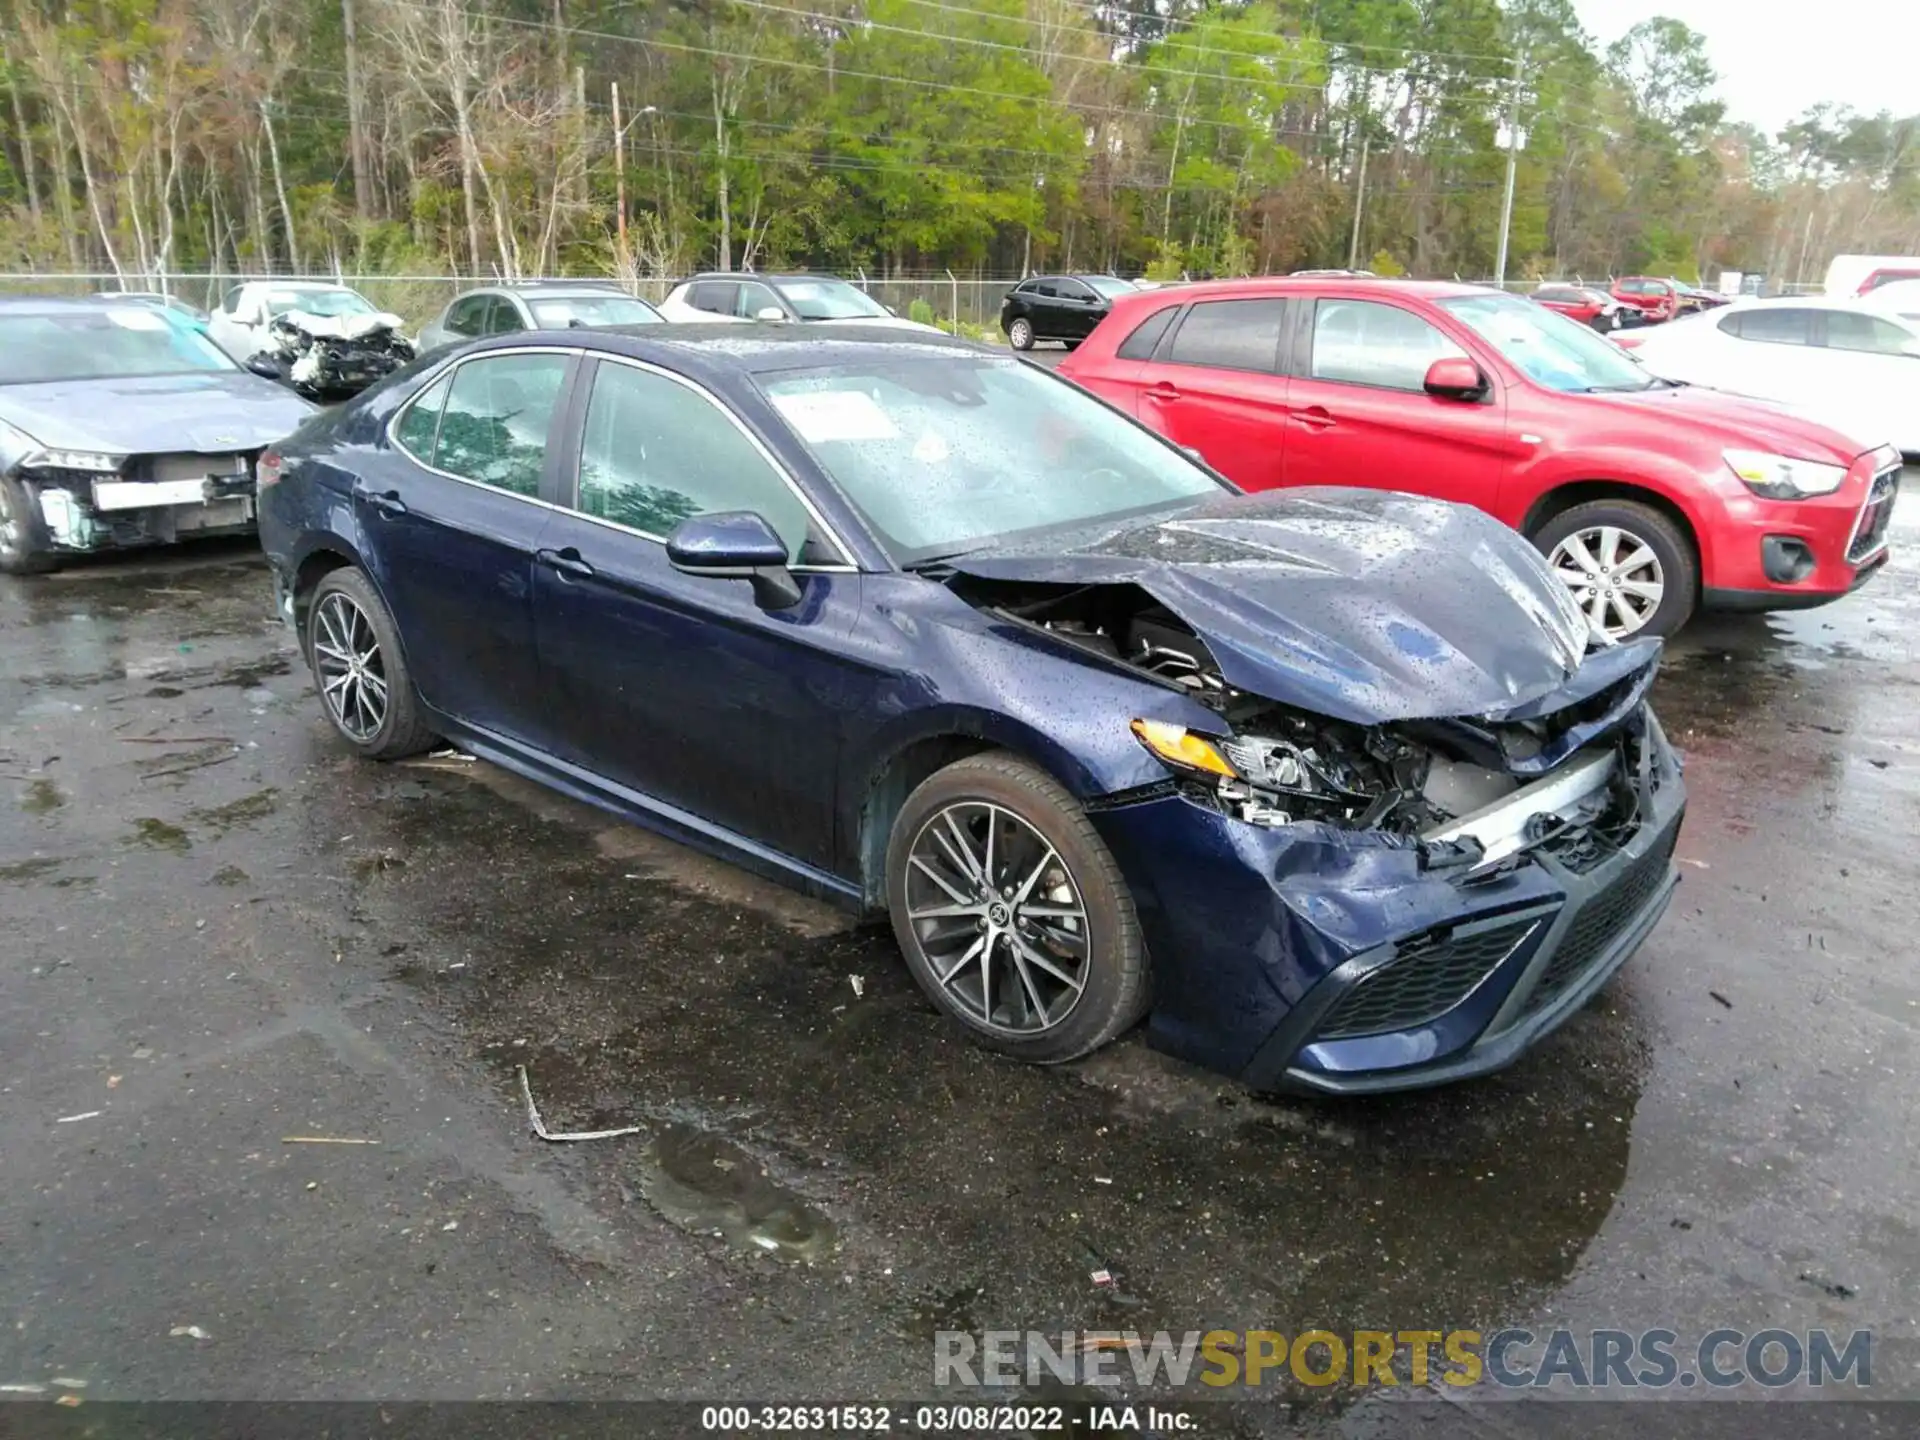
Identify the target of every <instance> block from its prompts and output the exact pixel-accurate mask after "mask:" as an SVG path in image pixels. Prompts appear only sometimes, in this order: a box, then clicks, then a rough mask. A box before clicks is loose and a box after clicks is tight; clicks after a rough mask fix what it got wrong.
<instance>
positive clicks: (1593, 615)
mask: <svg viewBox="0 0 1920 1440" xmlns="http://www.w3.org/2000/svg"><path fill="white" fill-rule="evenodd" d="M1587 619H1589V620H1591V621H1592V622H1593V623H1594V624H1595V625H1605V624H1606V623H1607V596H1606V592H1605V591H1603V590H1601V589H1599V588H1598V587H1597V586H1596V587H1595V588H1593V589H1592V590H1589V591H1588V592H1587Z"/></svg>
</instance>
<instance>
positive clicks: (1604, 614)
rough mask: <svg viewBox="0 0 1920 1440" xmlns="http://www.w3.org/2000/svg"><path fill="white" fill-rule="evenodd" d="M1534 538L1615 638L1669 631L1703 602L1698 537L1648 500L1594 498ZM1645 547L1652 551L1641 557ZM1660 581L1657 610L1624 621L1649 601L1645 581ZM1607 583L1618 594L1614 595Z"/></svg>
mask: <svg viewBox="0 0 1920 1440" xmlns="http://www.w3.org/2000/svg"><path fill="white" fill-rule="evenodd" d="M1530 538H1531V539H1532V541H1533V543H1534V545H1535V547H1536V548H1538V550H1539V551H1540V553H1541V554H1542V555H1545V556H1547V557H1548V564H1549V565H1551V566H1552V567H1553V570H1554V573H1555V574H1556V575H1558V576H1559V577H1560V578H1561V579H1562V580H1563V581H1565V582H1566V583H1567V588H1568V589H1570V590H1572V591H1573V592H1574V600H1575V602H1576V603H1577V604H1578V605H1579V606H1580V608H1581V609H1582V610H1583V611H1584V612H1585V613H1586V615H1587V618H1588V620H1589V621H1598V620H1599V619H1601V618H1604V621H1605V623H1606V626H1607V632H1608V633H1609V634H1611V635H1613V636H1614V638H1615V639H1620V640H1637V639H1639V638H1641V637H1642V636H1646V635H1661V636H1665V635H1671V634H1673V633H1674V632H1675V631H1677V630H1679V628H1680V627H1681V626H1682V625H1684V624H1686V623H1687V620H1688V619H1689V618H1690V617H1691V616H1692V614H1693V612H1694V608H1695V607H1696V606H1697V605H1698V604H1699V603H1700V565H1699V562H1698V561H1697V560H1695V559H1694V553H1693V545H1692V543H1691V542H1690V541H1689V540H1688V539H1687V537H1686V535H1685V534H1684V533H1682V531H1681V530H1680V528H1679V527H1678V526H1677V525H1675V524H1674V523H1673V521H1672V520H1670V519H1668V518H1667V517H1666V516H1665V515H1663V514H1661V513H1660V511H1658V510H1655V509H1654V508H1653V507H1652V506H1650V505H1642V504H1640V503H1639V502H1637V501H1633V500H1590V501H1588V502H1587V503H1586V504H1584V505H1575V506H1573V507H1572V508H1570V509H1567V510H1562V511H1561V512H1560V513H1559V514H1558V515H1555V516H1554V517H1553V518H1552V519H1551V520H1549V521H1547V523H1546V524H1544V525H1542V526H1540V527H1539V528H1538V529H1536V530H1535V531H1534V532H1533V534H1532V536H1531V537H1530ZM1563 547H1564V548H1563ZM1643 550H1644V552H1645V554H1646V556H1647V557H1649V558H1644V559H1642V558H1638V557H1641V556H1642V554H1643ZM1589 561H1592V562H1594V563H1593V564H1592V565H1589V563H1588V562H1589ZM1613 562H1621V563H1617V564H1616V563H1613ZM1576 580H1577V581H1578V582H1579V583H1575V582H1576ZM1655 583H1657V584H1658V585H1659V587H1660V593H1659V596H1658V599H1657V602H1655V603H1654V605H1653V608H1652V610H1651V612H1650V613H1647V614H1645V615H1644V616H1641V617H1639V620H1638V623H1637V624H1635V625H1633V626H1632V627H1631V628H1625V627H1624V624H1623V621H1622V616H1623V614H1625V613H1629V612H1631V611H1633V610H1634V609H1635V607H1636V605H1637V604H1638V603H1639V602H1641V601H1644V600H1646V599H1647V598H1648V597H1647V593H1646V592H1647V587H1648V586H1649V585H1651V584H1655ZM1609 590H1611V591H1612V592H1613V596H1614V599H1611V600H1610V599H1609V596H1608V591H1609ZM1616 601H1617V603H1616Z"/></svg>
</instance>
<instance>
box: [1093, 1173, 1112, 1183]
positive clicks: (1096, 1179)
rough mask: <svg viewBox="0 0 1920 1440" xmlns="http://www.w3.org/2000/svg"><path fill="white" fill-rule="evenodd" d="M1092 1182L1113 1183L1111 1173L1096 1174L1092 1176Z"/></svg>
mask: <svg viewBox="0 0 1920 1440" xmlns="http://www.w3.org/2000/svg"><path fill="white" fill-rule="evenodd" d="M1093 1183H1094V1184H1096V1185H1111V1184H1113V1177H1112V1176H1111V1175H1096V1176H1094V1177H1093Z"/></svg>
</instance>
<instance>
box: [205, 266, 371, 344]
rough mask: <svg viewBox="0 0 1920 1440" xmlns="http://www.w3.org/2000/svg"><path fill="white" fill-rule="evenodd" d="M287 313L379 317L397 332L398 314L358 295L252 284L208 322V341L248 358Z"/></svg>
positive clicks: (306, 284) (331, 288)
mask: <svg viewBox="0 0 1920 1440" xmlns="http://www.w3.org/2000/svg"><path fill="white" fill-rule="evenodd" d="M289 310H304V311H305V312H306V313H307V314H309V315H318V316H321V317H322V318H324V319H332V318H335V317H351V316H356V315H379V316H381V317H382V318H383V319H385V320H386V321H389V322H391V324H392V325H393V326H394V327H395V328H396V329H398V328H399V326H400V325H401V323H402V322H401V319H400V317H399V316H398V315H387V314H386V313H385V312H384V311H381V310H379V309H378V308H376V307H375V306H374V305H373V304H372V303H371V302H370V301H369V300H368V299H367V298H366V296H364V295H362V294H361V293H360V292H359V291H358V290H349V289H348V288H347V287H346V286H344V285H328V284H325V283H317V282H314V281H310V280H248V281H246V282H245V283H243V284H239V285H236V286H234V287H233V288H232V289H231V290H229V291H227V293H226V295H225V296H224V297H223V298H222V299H221V301H220V305H219V308H217V309H216V310H215V311H214V312H213V315H212V317H211V318H210V319H209V320H208V321H207V338H208V339H209V340H211V341H213V343H214V344H216V345H218V346H219V347H220V348H221V349H222V350H224V351H226V352H227V354H229V355H231V356H232V357H233V358H234V359H235V360H238V361H240V362H241V363H242V364H245V363H246V362H247V360H248V359H250V358H251V357H252V356H254V355H256V354H258V353H259V352H260V351H262V350H265V349H267V348H268V346H269V343H270V342H269V341H268V339H267V323H268V322H269V321H270V320H272V319H273V317H274V316H276V315H284V314H286V313H287V312H288V311H289Z"/></svg>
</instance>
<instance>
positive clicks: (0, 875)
mask: <svg viewBox="0 0 1920 1440" xmlns="http://www.w3.org/2000/svg"><path fill="white" fill-rule="evenodd" d="M66 863H67V862H66V861H64V860H59V859H54V858H51V857H39V856H36V857H35V858H34V859H32V860H15V861H13V862H11V863H10V864H6V865H0V884H7V885H24V884H26V883H27V881H29V880H38V879H39V878H40V877H41V876H42V875H51V874H52V873H53V872H54V871H56V870H58V869H59V868H60V867H61V866H62V865H64V864H66Z"/></svg>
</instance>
